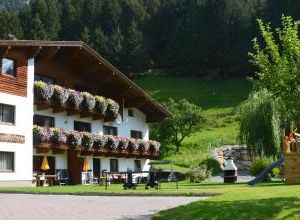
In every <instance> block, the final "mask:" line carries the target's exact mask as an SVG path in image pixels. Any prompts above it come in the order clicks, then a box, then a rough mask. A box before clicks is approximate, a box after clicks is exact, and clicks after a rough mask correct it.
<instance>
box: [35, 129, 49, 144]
mask: <svg viewBox="0 0 300 220" xmlns="http://www.w3.org/2000/svg"><path fill="white" fill-rule="evenodd" d="M49 141H50V132H49V129H48V128H42V127H40V126H36V125H34V126H33V142H34V143H36V144H38V143H48V142H49Z"/></svg>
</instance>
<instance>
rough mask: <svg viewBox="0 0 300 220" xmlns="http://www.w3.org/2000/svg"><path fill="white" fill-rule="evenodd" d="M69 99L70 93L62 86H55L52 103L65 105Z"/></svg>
mask: <svg viewBox="0 0 300 220" xmlns="http://www.w3.org/2000/svg"><path fill="white" fill-rule="evenodd" d="M68 98H69V91H68V90H67V89H65V88H63V87H61V86H58V85H55V86H54V92H53V96H52V102H53V103H54V104H56V105H64V104H65V103H66V102H67V100H68Z"/></svg>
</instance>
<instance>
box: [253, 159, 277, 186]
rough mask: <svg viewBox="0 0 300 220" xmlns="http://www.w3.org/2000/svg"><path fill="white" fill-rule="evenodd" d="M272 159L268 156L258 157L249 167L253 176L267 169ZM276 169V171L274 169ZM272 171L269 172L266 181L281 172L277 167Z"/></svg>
mask: <svg viewBox="0 0 300 220" xmlns="http://www.w3.org/2000/svg"><path fill="white" fill-rule="evenodd" d="M272 162H273V161H272V159H270V158H267V157H256V158H255V159H254V160H253V161H252V164H251V166H250V168H249V173H250V174H251V175H253V176H257V175H259V174H260V173H261V172H262V171H263V170H264V169H266V168H267V167H268V166H269V165H270V164H271V163H272ZM273 170H274V171H273ZM273 170H272V171H271V173H269V174H268V175H267V176H266V177H265V179H264V181H270V180H271V177H275V176H277V175H278V174H279V171H278V170H277V169H273Z"/></svg>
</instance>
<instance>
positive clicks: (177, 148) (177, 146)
mask: <svg viewBox="0 0 300 220" xmlns="http://www.w3.org/2000/svg"><path fill="white" fill-rule="evenodd" d="M179 147H180V143H176V152H177V153H178V152H179Z"/></svg>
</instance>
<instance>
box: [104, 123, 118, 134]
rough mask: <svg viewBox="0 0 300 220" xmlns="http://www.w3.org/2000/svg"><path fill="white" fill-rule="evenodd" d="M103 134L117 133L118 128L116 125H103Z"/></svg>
mask: <svg viewBox="0 0 300 220" xmlns="http://www.w3.org/2000/svg"><path fill="white" fill-rule="evenodd" d="M103 134H107V135H118V129H117V127H112V126H106V125H104V126H103Z"/></svg>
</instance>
